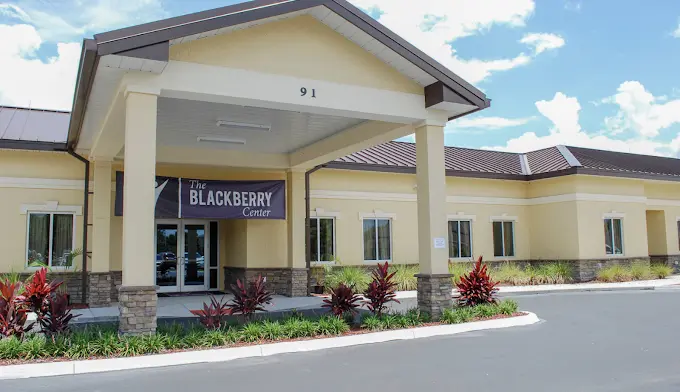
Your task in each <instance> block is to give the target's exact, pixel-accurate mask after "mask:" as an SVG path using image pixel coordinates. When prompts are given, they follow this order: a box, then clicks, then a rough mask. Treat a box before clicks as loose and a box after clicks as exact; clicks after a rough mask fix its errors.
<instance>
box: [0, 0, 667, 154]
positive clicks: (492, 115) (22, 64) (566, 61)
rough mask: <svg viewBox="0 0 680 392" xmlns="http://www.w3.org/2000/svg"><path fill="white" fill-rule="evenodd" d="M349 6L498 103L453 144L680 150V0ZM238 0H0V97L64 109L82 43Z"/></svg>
mask: <svg viewBox="0 0 680 392" xmlns="http://www.w3.org/2000/svg"><path fill="white" fill-rule="evenodd" d="M350 1H351V2H352V3H354V4H355V5H356V6H358V7H360V8H361V9H362V10H364V11H365V12H366V13H368V14H369V15H371V16H372V17H373V18H375V19H377V20H378V21H379V22H381V23H383V24H384V25H386V26H387V27H388V28H390V29H392V30H393V31H394V32H396V33H397V34H400V35H401V36H402V37H404V38H405V39H407V40H408V41H409V42H411V43H412V44H414V45H415V46H417V47H418V48H419V49H421V50H423V51H425V52H426V53H427V54H429V55H431V56H432V57H434V58H435V59H436V60H438V61H439V62H441V63H442V64H444V65H445V66H447V67H448V68H450V69H451V70H452V71H454V72H455V73H456V74H458V75H459V76H461V77H463V78H464V79H466V80H467V81H469V82H470V83H472V84H474V85H475V86H476V87H477V88H479V89H480V90H482V91H483V92H484V93H485V94H487V96H488V97H489V98H491V99H492V104H491V107H490V108H489V109H486V110H483V111H481V112H479V113H476V114H474V115H471V116H467V117H463V118H460V119H458V120H454V121H451V122H449V124H448V125H447V127H446V130H445V132H446V144H447V145H452V146H461V147H471V148H486V149H494V150H504V151H513V152H526V151H533V150H536V149H540V148H545V147H549V146H554V145H558V144H564V145H572V146H580V147H590V148H598V149H606V150H616V151H625V152H634V153H642V154H654V155H664V156H675V157H679V156H680V1H678V0H653V1H649V0H647V1H644V0H625V1H621V0H418V1H415V0H350ZM237 2H240V1H216V0H192V1H188V0H17V1H10V2H3V1H2V0H0V71H1V72H0V104H4V105H15V106H30V107H33V108H41V109H61V110H70V109H71V104H72V100H73V91H74V85H75V80H76V73H77V70H78V60H79V56H80V45H81V42H82V39H83V38H85V37H92V35H93V34H95V33H100V32H105V31H109V30H112V29H116V28H120V27H125V26H130V25H135V24H139V23H143V22H149V21H153V20H158V19H162V18H166V17H171V16H177V15H182V14H186V13H190V12H196V11H202V10H206V9H211V8H216V7H221V6H224V5H229V4H233V3H237ZM652 4H653V6H650V5H652ZM404 140H412V137H407V138H405V139H404Z"/></svg>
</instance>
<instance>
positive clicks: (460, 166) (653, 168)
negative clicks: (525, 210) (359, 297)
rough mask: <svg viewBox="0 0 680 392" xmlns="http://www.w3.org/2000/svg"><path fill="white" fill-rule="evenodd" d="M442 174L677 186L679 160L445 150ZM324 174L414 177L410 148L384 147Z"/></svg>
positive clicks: (582, 152)
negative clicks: (583, 177) (574, 177)
mask: <svg viewBox="0 0 680 392" xmlns="http://www.w3.org/2000/svg"><path fill="white" fill-rule="evenodd" d="M445 160H446V161H445V165H446V174H447V175H449V176H459V177H477V178H495V179H507V180H520V181H529V180H536V179H540V178H548V177H557V176H563V175H569V174H591V175H601V176H616V177H632V178H647V179H659V180H667V181H680V159H676V158H664V157H657V156H650V155H638V154H629V153H622V152H613V151H603V150H594V149H588V148H581V147H567V146H556V147H549V148H545V149H541V150H537V151H532V152H528V153H526V154H517V153H507V152H499V151H489V150H475V149H469V148H461V147H445ZM327 167H329V168H335V169H349V170H371V171H384V172H393V173H415V171H416V146H415V143H407V142H389V143H385V144H381V145H378V146H375V147H371V148H368V149H366V150H363V151H359V152H356V153H354V154H350V155H347V156H345V157H342V158H339V159H336V160H335V161H333V162H330V163H328V164H327Z"/></svg>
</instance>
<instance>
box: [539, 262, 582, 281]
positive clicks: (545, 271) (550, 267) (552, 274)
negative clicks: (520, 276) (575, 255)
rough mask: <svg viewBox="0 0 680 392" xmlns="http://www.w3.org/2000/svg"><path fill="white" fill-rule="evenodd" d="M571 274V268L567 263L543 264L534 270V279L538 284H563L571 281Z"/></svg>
mask: <svg viewBox="0 0 680 392" xmlns="http://www.w3.org/2000/svg"><path fill="white" fill-rule="evenodd" d="M572 272H573V266H572V265H571V264H569V263H566V262H563V261H558V262H555V263H545V264H541V265H539V266H538V267H537V268H536V278H535V279H536V280H537V283H538V282H540V283H538V284H564V283H569V282H571V281H572Z"/></svg>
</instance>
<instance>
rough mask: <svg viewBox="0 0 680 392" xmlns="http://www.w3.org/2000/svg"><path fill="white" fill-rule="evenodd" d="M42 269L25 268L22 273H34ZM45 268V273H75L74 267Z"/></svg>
mask: <svg viewBox="0 0 680 392" xmlns="http://www.w3.org/2000/svg"><path fill="white" fill-rule="evenodd" d="M41 268H43V267H25V268H24V271H23V272H31V273H32V272H35V271H38V270H40V269H41ZM45 268H47V272H48V273H50V272H52V273H54V272H77V271H76V268H75V267H45Z"/></svg>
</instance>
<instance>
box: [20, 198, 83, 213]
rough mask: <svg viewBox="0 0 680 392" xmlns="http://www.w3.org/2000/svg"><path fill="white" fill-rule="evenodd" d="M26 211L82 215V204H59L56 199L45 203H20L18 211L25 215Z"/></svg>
mask: <svg viewBox="0 0 680 392" xmlns="http://www.w3.org/2000/svg"><path fill="white" fill-rule="evenodd" d="M28 212H56V213H59V212H70V213H72V214H74V215H76V216H81V215H83V206H68V205H59V202H58V201H47V202H45V204H22V205H21V206H20V207H19V213H20V214H21V215H26V214H27V213H28Z"/></svg>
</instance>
